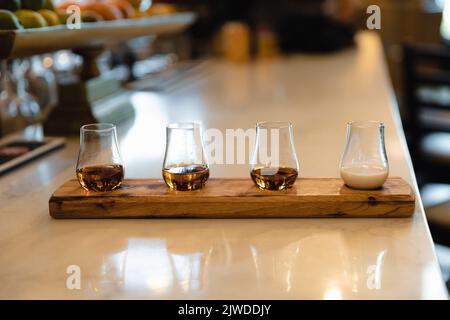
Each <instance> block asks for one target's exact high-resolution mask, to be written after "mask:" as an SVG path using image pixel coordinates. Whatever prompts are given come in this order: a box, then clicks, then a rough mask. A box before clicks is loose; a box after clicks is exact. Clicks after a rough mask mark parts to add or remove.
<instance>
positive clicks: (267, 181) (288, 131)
mask: <svg viewBox="0 0 450 320" xmlns="http://www.w3.org/2000/svg"><path fill="white" fill-rule="evenodd" d="M269 150H270V156H269ZM298 172H299V165H298V160H297V155H296V152H295V147H294V142H293V130H292V124H291V123H289V122H258V123H257V125H256V141H255V148H254V151H253V156H252V161H251V167H250V176H251V178H252V180H253V182H254V183H255V184H256V185H257V186H258V187H259V188H261V189H264V190H284V189H288V188H291V187H292V186H293V185H294V183H295V181H296V180H297V177H298Z"/></svg>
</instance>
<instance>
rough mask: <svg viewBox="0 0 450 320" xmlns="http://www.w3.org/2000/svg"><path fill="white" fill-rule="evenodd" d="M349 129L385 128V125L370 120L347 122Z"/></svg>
mask: <svg viewBox="0 0 450 320" xmlns="http://www.w3.org/2000/svg"><path fill="white" fill-rule="evenodd" d="M347 126H348V127H353V128H373V127H377V128H384V123H383V122H381V121H376V120H368V121H350V122H347Z"/></svg>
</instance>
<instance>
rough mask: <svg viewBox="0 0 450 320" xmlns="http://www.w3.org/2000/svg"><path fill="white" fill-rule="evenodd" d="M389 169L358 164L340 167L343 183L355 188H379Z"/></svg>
mask: <svg viewBox="0 0 450 320" xmlns="http://www.w3.org/2000/svg"><path fill="white" fill-rule="evenodd" d="M388 174H389V171H388V169H387V168H386V167H383V166H376V165H375V166H374V165H364V164H363V165H358V166H354V167H343V168H341V178H342V180H344V182H345V184H346V185H347V186H349V187H351V188H356V189H377V188H380V187H381V186H382V185H383V183H384V182H385V181H386V179H387V177H388Z"/></svg>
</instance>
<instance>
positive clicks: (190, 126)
mask: <svg viewBox="0 0 450 320" xmlns="http://www.w3.org/2000/svg"><path fill="white" fill-rule="evenodd" d="M166 139H167V142H166V153H165V157H164V165H163V170H162V176H163V179H164V182H165V183H166V184H167V186H168V187H169V188H170V189H172V190H179V191H190V190H197V189H201V188H202V187H203V186H204V185H205V183H206V181H207V180H208V178H209V167H208V161H207V159H206V156H205V151H204V148H203V141H202V136H201V126H200V124H198V123H191V122H189V123H174V124H170V125H169V126H167V138H166Z"/></svg>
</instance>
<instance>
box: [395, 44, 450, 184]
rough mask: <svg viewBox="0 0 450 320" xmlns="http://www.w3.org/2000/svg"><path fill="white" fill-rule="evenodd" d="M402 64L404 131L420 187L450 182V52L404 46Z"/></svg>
mask: <svg viewBox="0 0 450 320" xmlns="http://www.w3.org/2000/svg"><path fill="white" fill-rule="evenodd" d="M403 61H404V64H403V72H404V84H405V97H404V98H405V100H404V107H405V108H404V111H405V116H406V118H405V119H404V120H405V121H404V123H405V129H406V130H405V131H406V135H407V138H408V145H409V148H410V151H411V156H412V159H413V163H414V169H415V171H416V175H417V178H418V180H419V184H423V183H428V182H435V183H450V49H449V48H447V47H444V46H439V45H405V46H404V60H403ZM447 95H448V96H447Z"/></svg>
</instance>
